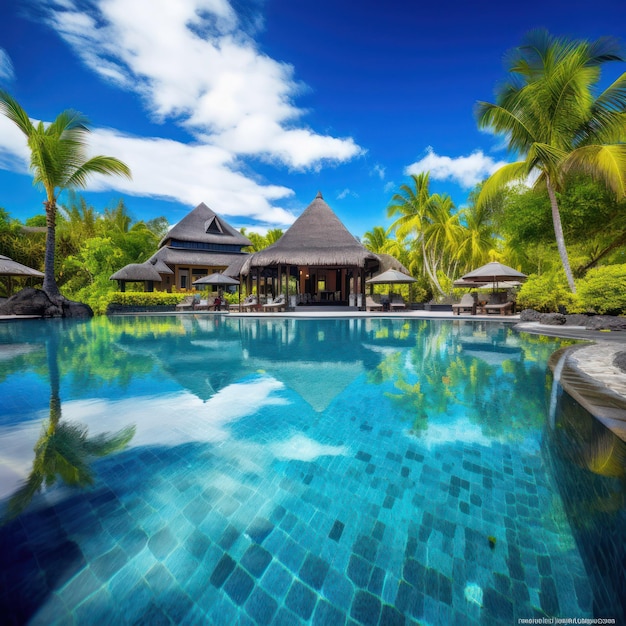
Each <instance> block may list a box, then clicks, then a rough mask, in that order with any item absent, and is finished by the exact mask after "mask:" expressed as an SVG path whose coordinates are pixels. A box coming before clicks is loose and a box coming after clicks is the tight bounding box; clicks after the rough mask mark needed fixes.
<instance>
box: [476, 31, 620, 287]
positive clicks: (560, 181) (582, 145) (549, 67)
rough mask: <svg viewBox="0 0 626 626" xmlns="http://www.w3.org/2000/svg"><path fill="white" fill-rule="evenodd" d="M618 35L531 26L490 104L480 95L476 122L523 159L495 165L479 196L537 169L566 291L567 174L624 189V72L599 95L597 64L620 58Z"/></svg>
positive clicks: (569, 278) (569, 274) (485, 197)
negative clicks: (582, 35) (587, 37)
mask: <svg viewBox="0 0 626 626" xmlns="http://www.w3.org/2000/svg"><path fill="white" fill-rule="evenodd" d="M622 60H623V58H622V56H621V52H620V46H619V44H618V42H617V41H614V40H612V39H609V38H602V39H599V40H597V41H595V42H588V41H573V40H569V39H559V38H557V37H553V36H552V35H550V34H549V33H548V32H546V31H544V30H538V31H533V32H531V33H529V34H528V35H527V36H526V38H525V40H524V42H523V44H522V45H521V46H520V47H519V48H516V49H515V50H514V51H512V53H511V54H510V55H509V59H508V71H509V80H508V81H506V82H505V83H504V84H503V85H501V86H500V88H499V90H498V93H497V97H496V103H495V104H491V103H489V102H479V103H478V107H477V110H476V115H477V119H478V125H479V127H481V128H487V129H490V130H492V131H494V132H495V133H497V134H501V135H503V136H505V137H506V140H507V143H508V146H509V149H510V151H511V152H513V153H514V154H516V155H517V156H519V157H521V159H522V160H520V161H517V162H515V163H509V164H507V165H504V166H503V167H501V168H500V169H499V170H498V171H497V172H495V173H494V174H492V176H491V177H490V178H489V179H488V180H487V181H486V183H485V184H484V186H483V188H482V191H481V195H480V201H481V202H488V201H489V200H490V199H491V197H492V196H493V194H494V193H496V192H498V191H499V190H501V189H502V187H503V186H505V185H507V184H509V183H511V182H512V181H519V180H527V179H528V178H529V177H530V176H533V175H537V174H538V177H537V180H536V183H535V188H536V189H538V190H542V191H544V192H545V193H547V196H548V198H549V206H550V211H551V218H552V224H553V231H554V235H555V239H556V243H557V247H558V250H559V255H560V258H561V263H562V265H563V269H564V270H565V275H566V276H567V281H568V284H569V287H570V289H571V291H572V292H575V291H576V287H575V284H574V276H573V273H572V270H571V267H570V261H569V257H568V253H567V249H566V247H565V236H564V229H563V226H562V218H561V212H560V207H559V202H558V197H557V194H558V193H559V192H563V191H564V190H565V189H566V183H567V181H568V178H569V175H570V174H572V173H576V172H584V173H586V174H589V175H591V176H593V177H594V178H596V179H598V180H601V181H602V182H603V184H605V185H606V187H607V188H609V189H611V191H612V192H613V193H614V194H615V195H616V197H618V198H623V197H624V192H625V191H626V145H625V144H624V143H623V140H624V138H625V137H626V126H625V122H624V116H625V112H626V73H624V74H622V75H621V76H620V77H619V78H618V79H617V80H616V81H615V82H614V83H613V84H611V85H610V86H609V87H608V88H607V89H606V90H604V91H603V92H602V93H600V94H599V95H597V96H596V95H595V93H594V90H595V87H596V85H597V84H598V82H599V80H600V69H601V66H602V65H603V64H605V63H607V62H610V61H622Z"/></svg>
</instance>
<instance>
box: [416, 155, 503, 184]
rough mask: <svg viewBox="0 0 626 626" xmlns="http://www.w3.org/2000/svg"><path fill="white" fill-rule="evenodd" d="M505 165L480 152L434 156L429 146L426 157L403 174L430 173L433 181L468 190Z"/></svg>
mask: <svg viewBox="0 0 626 626" xmlns="http://www.w3.org/2000/svg"><path fill="white" fill-rule="evenodd" d="M506 164H507V161H495V160H494V159H492V158H491V157H490V156H487V155H485V154H484V153H483V152H482V150H476V151H475V152H472V154H470V155H469V156H462V157H448V156H440V155H438V154H436V153H435V151H434V150H433V149H432V147H430V146H429V147H428V148H427V149H426V156H424V157H423V158H422V159H420V160H419V161H416V162H415V163H411V165H408V166H407V167H406V168H405V169H404V173H405V174H419V173H420V172H430V177H431V178H432V179H433V180H450V181H453V182H455V183H457V184H458V185H460V186H461V187H463V188H464V189H470V188H472V187H474V186H475V185H477V184H478V183H480V182H481V181H483V180H484V179H485V178H487V177H488V176H490V175H491V174H493V173H494V172H495V171H496V170H498V169H500V168H501V167H502V166H503V165H506Z"/></svg>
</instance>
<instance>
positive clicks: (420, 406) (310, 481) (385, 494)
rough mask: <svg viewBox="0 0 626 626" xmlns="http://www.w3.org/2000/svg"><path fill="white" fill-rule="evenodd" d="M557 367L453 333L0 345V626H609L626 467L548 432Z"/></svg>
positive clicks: (482, 328) (135, 324)
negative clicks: (527, 623)
mask: <svg viewBox="0 0 626 626" xmlns="http://www.w3.org/2000/svg"><path fill="white" fill-rule="evenodd" d="M561 345H563V344H562V343H559V341H558V340H556V339H554V338H545V337H537V336H534V337H533V336H523V335H519V334H516V333H515V332H514V331H513V330H512V329H511V327H510V326H508V325H506V324H500V323H497V322H490V323H484V322H472V321H461V320H459V321H456V320H455V321H426V320H412V321H406V320H401V319H335V320H333V319H323V320H322V319H318V320H294V319H282V318H272V319H253V318H246V319H241V318H239V319H238V318H235V317H232V318H229V317H228V316H206V315H205V316H184V317H183V316H179V317H176V316H172V317H137V318H129V317H119V318H110V319H105V318H98V319H94V320H91V321H89V322H71V321H46V322H38V321H29V322H20V323H11V324H3V325H0V397H1V398H2V401H1V404H0V506H1V507H2V508H1V512H2V514H3V516H4V523H3V525H2V526H1V527H0V615H1V616H2V618H0V620H1V621H2V623H8V624H23V623H31V624H46V625H48V624H169V623H173V624H207V623H209V624H225V625H230V624H300V623H313V624H330V625H333V626H334V625H338V624H344V623H345V624H353V623H357V624H405V623H406V624H411V623H420V624H430V625H435V624H505V623H506V624H513V623H517V620H518V618H532V617H552V616H560V617H571V618H582V617H593V616H596V617H609V618H611V617H613V618H615V617H620V616H623V615H624V613H623V610H624V609H623V605H622V602H623V600H622V599H621V598H622V597H623V594H622V591H623V580H624V563H626V560H624V559H625V557H624V554H625V551H624V543H625V542H624V530H623V529H624V528H625V527H626V525H625V524H624V521H625V516H624V510H625V509H624V496H623V494H624V475H623V469H622V471H621V473H620V470H619V463H618V462H617V461H616V459H617V460H619V458H621V457H620V454H622V452H623V449H622V448H620V444H621V445H622V446H623V444H622V443H621V442H620V441H619V440H617V441H616V440H615V438H614V437H613V436H612V435H611V434H610V433H609V432H608V431H606V430H605V429H604V428H603V427H601V426H600V425H599V424H598V423H597V422H595V421H594V420H593V419H591V418H590V416H589V415H588V414H584V412H582V411H581V409H580V407H578V406H577V405H575V403H573V402H572V401H571V400H570V399H568V398H563V397H562V394H557V396H556V397H557V398H558V400H559V401H558V402H557V405H558V406H557V413H556V414H553V415H552V416H548V407H549V405H550V397H551V377H550V376H549V375H547V372H548V368H547V361H548V358H549V356H550V355H551V354H552V353H553V352H554V351H555V350H556V349H557V348H559V346H561ZM553 404H554V403H553ZM553 409H554V407H553ZM607 459H608V460H607ZM620 581H621V582H620ZM620 585H621V587H620ZM617 623H619V620H618V621H617Z"/></svg>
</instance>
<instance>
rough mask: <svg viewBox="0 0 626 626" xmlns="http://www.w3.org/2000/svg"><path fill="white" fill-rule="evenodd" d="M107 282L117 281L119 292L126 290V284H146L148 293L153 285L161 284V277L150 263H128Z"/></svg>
mask: <svg viewBox="0 0 626 626" xmlns="http://www.w3.org/2000/svg"><path fill="white" fill-rule="evenodd" d="M109 280H117V281H118V282H119V284H120V291H125V290H126V283H128V282H130V283H132V282H143V281H145V282H147V283H148V291H152V290H153V289H154V285H153V283H160V282H161V275H160V274H159V272H158V270H157V269H156V268H155V267H154V265H152V263H150V262H146V263H130V264H129V265H126V266H125V267H123V268H122V269H121V270H118V271H117V272H115V274H113V275H112V276H111V277H110V278H109Z"/></svg>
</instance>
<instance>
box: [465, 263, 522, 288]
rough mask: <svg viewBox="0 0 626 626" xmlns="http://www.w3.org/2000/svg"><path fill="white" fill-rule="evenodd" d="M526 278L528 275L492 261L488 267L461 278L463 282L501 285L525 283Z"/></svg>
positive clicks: (480, 268) (484, 266)
mask: <svg viewBox="0 0 626 626" xmlns="http://www.w3.org/2000/svg"><path fill="white" fill-rule="evenodd" d="M526 278H527V276H526V274H522V273H521V272H518V271H517V270H514V269H513V268H512V267H509V266H508V265H504V264H503V263H498V262H497V261H492V262H491V263H487V264H486V265H483V266H481V267H479V268H478V269H475V270H473V271H471V272H469V273H468V274H465V276H462V277H461V280H465V281H471V282H478V283H489V282H493V283H499V282H502V281H508V280H517V281H524V280H526Z"/></svg>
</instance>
